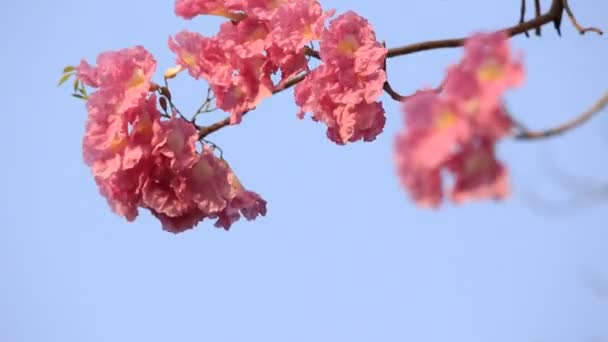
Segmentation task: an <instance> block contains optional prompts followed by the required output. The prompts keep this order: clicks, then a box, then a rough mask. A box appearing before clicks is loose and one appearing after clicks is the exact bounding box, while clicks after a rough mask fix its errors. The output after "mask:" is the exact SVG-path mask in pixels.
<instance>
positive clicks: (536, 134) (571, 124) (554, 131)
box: [514, 91, 608, 140]
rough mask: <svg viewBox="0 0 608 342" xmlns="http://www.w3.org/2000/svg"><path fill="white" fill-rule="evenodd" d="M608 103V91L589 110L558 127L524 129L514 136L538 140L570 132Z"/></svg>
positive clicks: (521, 138) (520, 138)
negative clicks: (533, 129)
mask: <svg viewBox="0 0 608 342" xmlns="http://www.w3.org/2000/svg"><path fill="white" fill-rule="evenodd" d="M606 105H608V91H607V92H606V93H605V94H604V95H603V96H602V97H601V98H600V99H599V100H598V101H597V102H596V103H595V104H594V105H593V106H592V107H591V108H589V109H588V110H586V111H585V112H583V113H582V114H581V115H579V116H578V117H576V118H574V119H572V120H570V121H568V122H566V123H564V124H561V125H559V126H557V127H554V128H549V129H546V130H542V131H529V130H524V131H521V132H519V133H517V134H516V135H515V136H514V138H515V139H518V140H536V139H542V138H549V137H553V136H556V135H559V134H562V133H565V132H568V131H570V130H572V129H574V128H576V127H579V126H580V125H582V124H584V123H585V122H587V121H588V120H589V119H591V118H592V117H593V116H594V115H595V114H597V113H599V112H600V111H601V110H602V109H604V107H606Z"/></svg>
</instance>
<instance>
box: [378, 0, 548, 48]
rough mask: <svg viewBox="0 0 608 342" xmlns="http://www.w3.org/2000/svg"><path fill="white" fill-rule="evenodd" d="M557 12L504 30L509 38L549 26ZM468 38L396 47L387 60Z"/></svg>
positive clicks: (462, 42)
mask: <svg viewBox="0 0 608 342" xmlns="http://www.w3.org/2000/svg"><path fill="white" fill-rule="evenodd" d="M555 12H556V11H555V10H553V9H551V10H549V12H547V13H546V14H543V15H541V16H539V17H536V18H534V19H532V20H528V21H525V22H523V23H521V24H518V25H515V26H511V27H508V28H505V29H503V30H504V31H506V32H507V34H508V35H509V37H513V36H516V35H518V34H522V33H526V32H527V31H528V30H531V29H534V28H536V27H539V26H542V25H545V24H548V23H550V22H552V21H554V19H555V18H556V16H557V14H556V13H555ZM466 40H467V38H466V37H463V38H454V39H441V40H430V41H426V42H420V43H414V44H410V45H404V46H400V47H395V48H392V49H388V53H387V54H386V57H387V58H392V57H397V56H403V55H409V54H412V53H416V52H421V51H427V50H433V49H444V48H454V47H460V46H463V45H464V43H465V42H466Z"/></svg>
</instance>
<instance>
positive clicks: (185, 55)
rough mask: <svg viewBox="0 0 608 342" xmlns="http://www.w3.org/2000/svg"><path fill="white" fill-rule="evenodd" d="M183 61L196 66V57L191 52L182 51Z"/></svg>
mask: <svg viewBox="0 0 608 342" xmlns="http://www.w3.org/2000/svg"><path fill="white" fill-rule="evenodd" d="M181 57H182V61H184V63H186V65H187V66H190V67H191V66H194V65H195V64H196V57H194V55H193V54H191V53H189V52H182V54H181Z"/></svg>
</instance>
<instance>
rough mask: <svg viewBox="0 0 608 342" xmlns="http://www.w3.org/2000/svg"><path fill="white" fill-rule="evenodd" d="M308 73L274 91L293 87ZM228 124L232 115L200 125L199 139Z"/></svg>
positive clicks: (278, 91) (274, 92)
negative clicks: (212, 122) (209, 123)
mask: <svg viewBox="0 0 608 342" xmlns="http://www.w3.org/2000/svg"><path fill="white" fill-rule="evenodd" d="M306 75H307V74H306V73H303V74H300V75H298V76H296V77H294V78H292V79H290V80H289V81H287V82H285V83H284V84H283V85H282V86H280V87H278V88H277V89H275V90H274V91H273V92H272V93H273V94H277V93H280V92H282V91H283V90H286V89H288V88H291V87H293V86H294V85H296V84H298V83H299V82H301V81H302V80H303V79H304V78H305V77H306ZM248 112H249V111H246V112H245V113H243V115H245V114H247V113H248ZM228 125H230V117H227V118H224V119H222V120H221V121H218V122H216V123H214V124H211V125H209V126H205V127H199V128H198V136H199V139H204V138H205V137H206V136H208V135H209V134H211V133H213V132H216V131H219V130H220V129H222V128H224V127H226V126H228Z"/></svg>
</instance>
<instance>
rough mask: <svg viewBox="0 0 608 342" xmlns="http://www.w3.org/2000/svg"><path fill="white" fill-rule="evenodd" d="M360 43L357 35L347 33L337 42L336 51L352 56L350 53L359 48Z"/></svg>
mask: <svg viewBox="0 0 608 342" xmlns="http://www.w3.org/2000/svg"><path fill="white" fill-rule="evenodd" d="M360 46H361V45H359V42H358V41H357V37H355V36H354V35H352V34H349V35H347V36H346V37H344V39H342V40H341V41H340V43H338V51H339V52H340V53H341V54H343V55H346V56H352V54H354V53H355V51H357V49H359V47H360Z"/></svg>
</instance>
